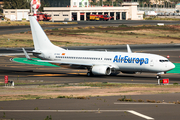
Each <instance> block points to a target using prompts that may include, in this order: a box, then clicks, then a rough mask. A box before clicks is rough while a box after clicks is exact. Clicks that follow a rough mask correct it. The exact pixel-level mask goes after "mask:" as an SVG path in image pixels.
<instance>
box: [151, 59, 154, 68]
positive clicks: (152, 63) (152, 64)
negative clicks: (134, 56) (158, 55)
mask: <svg viewBox="0 0 180 120" xmlns="http://www.w3.org/2000/svg"><path fill="white" fill-rule="evenodd" d="M150 66H151V67H153V66H154V61H153V59H151V60H150Z"/></svg>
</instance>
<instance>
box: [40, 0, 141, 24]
mask: <svg viewBox="0 0 180 120" xmlns="http://www.w3.org/2000/svg"><path fill="white" fill-rule="evenodd" d="M137 5H138V2H137V0H124V2H123V3H122V6H104V5H102V6H92V5H90V4H89V0H62V1H59V2H58V1H57V2H53V3H51V2H50V6H51V7H44V8H43V9H44V12H45V13H48V14H51V16H52V20H53V21H72V20H77V21H81V20H83V21H86V20H87V16H88V15H90V14H96V15H106V14H107V15H109V16H112V18H113V19H114V20H142V19H143V14H144V12H143V11H138V10H137Z"/></svg>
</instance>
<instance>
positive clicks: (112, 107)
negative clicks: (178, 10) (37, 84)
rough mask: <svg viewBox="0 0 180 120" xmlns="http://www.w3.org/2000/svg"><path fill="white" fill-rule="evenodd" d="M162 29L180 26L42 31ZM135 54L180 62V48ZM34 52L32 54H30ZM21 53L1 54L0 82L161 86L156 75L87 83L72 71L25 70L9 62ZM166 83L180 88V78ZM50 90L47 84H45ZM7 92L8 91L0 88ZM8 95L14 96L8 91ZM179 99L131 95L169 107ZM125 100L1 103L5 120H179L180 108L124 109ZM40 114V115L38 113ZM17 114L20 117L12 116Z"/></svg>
mask: <svg viewBox="0 0 180 120" xmlns="http://www.w3.org/2000/svg"><path fill="white" fill-rule="evenodd" d="M157 23H164V24H165V25H166V24H179V22H178V21H106V22H100V21H97V22H93V21H88V22H83V21H81V22H78V24H77V25H56V26H53V25H52V26H43V29H52V28H63V27H76V26H82V27H85V26H92V25H94V26H118V25H121V24H125V25H129V26H133V25H142V24H151V25H157ZM25 31H30V27H29V26H22V27H20V26H15V27H0V34H12V33H19V32H25ZM66 49H76V50H77V49H78V50H104V49H106V50H108V51H126V46H95V47H78V48H76V47H69V48H66ZM131 49H132V51H133V52H147V53H155V54H159V55H162V56H165V57H166V56H167V55H169V56H170V58H169V60H170V61H172V62H175V63H179V61H180V58H179V56H180V53H179V51H180V45H177V44H176V45H175V44H171V45H131ZM26 50H28V51H31V50H32V48H26ZM21 54H22V50H21V48H17V49H4V48H3V49H0V79H1V80H3V79H4V76H5V75H8V76H9V79H10V80H13V81H16V80H17V79H19V80H43V81H48V82H51V81H52V84H54V83H60V84H62V83H81V82H115V83H142V84H149V83H151V84H157V79H156V78H155V77H156V74H152V73H142V74H119V75H117V76H94V77H87V76H86V71H85V70H72V69H65V68H60V67H58V68H57V67H56V68H55V67H44V66H35V65H25V64H20V63H16V62H12V61H10V59H11V58H14V57H24V55H23V56H22V55H21ZM4 55H6V56H4ZM162 77H164V78H169V79H170V84H173V83H179V84H180V80H179V78H180V76H179V74H165V75H162ZM41 84H45V83H41ZM0 87H3V86H0ZM4 89H7V90H12V89H8V88H4ZM179 96H180V94H179V93H171V94H156V95H131V96H126V97H127V98H132V99H136V100H138V99H142V100H144V101H146V100H147V99H149V100H156V101H157V100H160V101H164V102H165V103H168V102H173V101H179V99H180V97H179ZM119 98H122V96H105V97H90V99H82V100H81V99H66V98H62V99H58V98H57V99H47V100H41V99H40V100H21V101H3V102H0V119H15V120H44V119H45V118H47V116H48V117H51V118H52V119H53V120H69V119H73V120H82V119H87V120H92V119H94V120H96V119H97V120H99V119H104V120H110V119H111V120H116V119H118V120H119V119H126V120H132V119H133V120H147V119H156V120H179V109H180V105H179V104H165V103H164V104H159V103H156V104H144V103H139V104H132V103H127V102H126V103H122V102H119V101H117V99H119ZM35 108H38V110H34V109H35ZM13 110H15V111H13Z"/></svg>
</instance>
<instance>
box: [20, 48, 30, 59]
mask: <svg viewBox="0 0 180 120" xmlns="http://www.w3.org/2000/svg"><path fill="white" fill-rule="evenodd" d="M22 50H23V52H24V54H25V56H26V58H27V59H28V60H32V59H31V57H30V56H29V55H28V54H27V52H26V50H25V49H24V48H22Z"/></svg>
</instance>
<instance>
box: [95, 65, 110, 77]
mask: <svg viewBox="0 0 180 120" xmlns="http://www.w3.org/2000/svg"><path fill="white" fill-rule="evenodd" d="M92 73H93V74H94V75H110V74H111V68H110V67H108V66H93V68H92Z"/></svg>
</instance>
